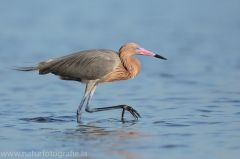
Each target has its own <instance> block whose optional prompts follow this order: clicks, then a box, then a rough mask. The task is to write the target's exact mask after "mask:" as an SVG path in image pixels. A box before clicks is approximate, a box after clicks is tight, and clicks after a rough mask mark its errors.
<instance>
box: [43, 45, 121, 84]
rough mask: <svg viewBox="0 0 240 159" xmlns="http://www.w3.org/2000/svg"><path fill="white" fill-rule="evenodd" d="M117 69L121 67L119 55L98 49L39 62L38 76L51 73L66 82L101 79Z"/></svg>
mask: <svg viewBox="0 0 240 159" xmlns="http://www.w3.org/2000/svg"><path fill="white" fill-rule="evenodd" d="M118 67H123V66H122V63H121V60H120V58H119V55H118V54H117V53H116V52H115V51H112V50H106V49H99V50H87V51H82V52H77V53H74V54H70V55H67V56H63V57H60V58H55V59H49V60H47V61H44V62H40V63H39V66H38V69H39V74H47V73H53V74H55V75H58V76H60V77H61V78H62V79H66V80H77V81H83V80H96V79H101V78H103V77H104V76H106V75H107V74H108V73H110V72H111V71H113V70H114V69H116V68H118Z"/></svg>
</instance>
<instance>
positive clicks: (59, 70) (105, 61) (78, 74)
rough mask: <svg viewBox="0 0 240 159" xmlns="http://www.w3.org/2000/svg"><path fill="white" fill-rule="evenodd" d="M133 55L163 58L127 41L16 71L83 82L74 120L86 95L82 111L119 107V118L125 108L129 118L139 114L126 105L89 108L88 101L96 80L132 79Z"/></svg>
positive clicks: (134, 69)
mask: <svg viewBox="0 0 240 159" xmlns="http://www.w3.org/2000/svg"><path fill="white" fill-rule="evenodd" d="M133 55H146V56H153V57H156V58H160V59H163V60H166V58H164V57H162V56H160V55H158V54H155V53H153V52H150V51H148V50H146V49H144V48H143V47H141V46H140V45H138V44H135V43H127V44H125V45H123V46H122V47H121V48H120V49H119V52H118V53H117V52H115V51H112V50H106V49H99V50H86V51H81V52H77V53H74V54H70V55H67V56H63V57H59V58H54V59H49V60H46V61H43V62H40V63H39V64H38V65H37V66H35V67H22V68H19V69H18V70H19V71H35V70H38V71H39V74H41V75H44V74H47V73H53V74H55V75H58V76H59V77H60V79H62V80H73V81H79V82H82V83H85V84H86V89H85V93H84V96H83V98H82V101H81V103H80V105H79V107H78V109H77V120H78V122H79V121H80V120H81V114H82V107H83V104H84V101H85V99H86V98H87V96H89V97H88V101H87V104H86V108H85V110H86V111H87V112H89V113H92V112H98V111H104V110H112V109H122V110H123V111H122V119H123V118H124V112H125V110H127V111H129V112H130V113H131V114H132V115H133V117H135V118H136V119H138V118H139V117H141V116H140V115H139V113H138V112H137V111H136V110H134V109H133V108H132V107H130V106H127V105H118V106H110V107H103V108H90V106H89V104H90V101H91V98H92V96H93V93H94V91H95V89H96V87H97V85H98V84H99V83H104V82H114V81H119V80H127V79H131V78H134V77H135V76H136V75H137V74H138V73H139V72H140V69H141V63H140V62H139V61H138V60H137V59H135V58H133V57H132V56H133Z"/></svg>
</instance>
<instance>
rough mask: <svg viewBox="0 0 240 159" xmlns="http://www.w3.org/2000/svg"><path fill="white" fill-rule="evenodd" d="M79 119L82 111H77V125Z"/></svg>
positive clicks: (79, 121)
mask: <svg viewBox="0 0 240 159" xmlns="http://www.w3.org/2000/svg"><path fill="white" fill-rule="evenodd" d="M81 117H82V111H81V110H80V111H78V110H77V122H78V123H81Z"/></svg>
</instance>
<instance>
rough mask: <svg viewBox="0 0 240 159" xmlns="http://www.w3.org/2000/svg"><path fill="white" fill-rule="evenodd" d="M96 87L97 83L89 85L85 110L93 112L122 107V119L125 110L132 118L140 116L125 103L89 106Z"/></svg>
mask: <svg viewBox="0 0 240 159" xmlns="http://www.w3.org/2000/svg"><path fill="white" fill-rule="evenodd" d="M96 87H97V85H94V86H93V87H91V92H90V95H89V97H88V101H87V105H86V108H85V110H86V112H89V113H93V112H99V111H106V110H113V109H122V110H123V111H122V119H123V118H124V113H125V110H127V111H129V112H130V113H131V114H132V116H133V117H134V118H141V116H140V114H139V113H138V112H137V111H136V110H134V109H133V108H132V107H130V106H127V105H117V106H110V107H103V108H90V102H91V99H92V96H93V94H94V91H95V89H96Z"/></svg>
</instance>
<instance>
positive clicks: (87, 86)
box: [77, 82, 96, 122]
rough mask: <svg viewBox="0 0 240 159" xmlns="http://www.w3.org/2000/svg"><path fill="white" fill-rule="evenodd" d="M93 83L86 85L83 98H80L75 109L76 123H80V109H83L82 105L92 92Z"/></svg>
mask: <svg viewBox="0 0 240 159" xmlns="http://www.w3.org/2000/svg"><path fill="white" fill-rule="evenodd" d="M94 84H95V83H94V82H89V83H88V84H87V85H86V88H85V93H84V96H83V98H82V101H81V103H80V105H79V107H78V109H77V121H78V122H80V121H81V115H82V107H83V104H84V102H85V100H86V98H87V96H88V94H89V92H90V91H91V90H92V88H93V86H94ZM95 89H96V88H95ZM95 89H94V90H95ZM88 103H89V99H88Z"/></svg>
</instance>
